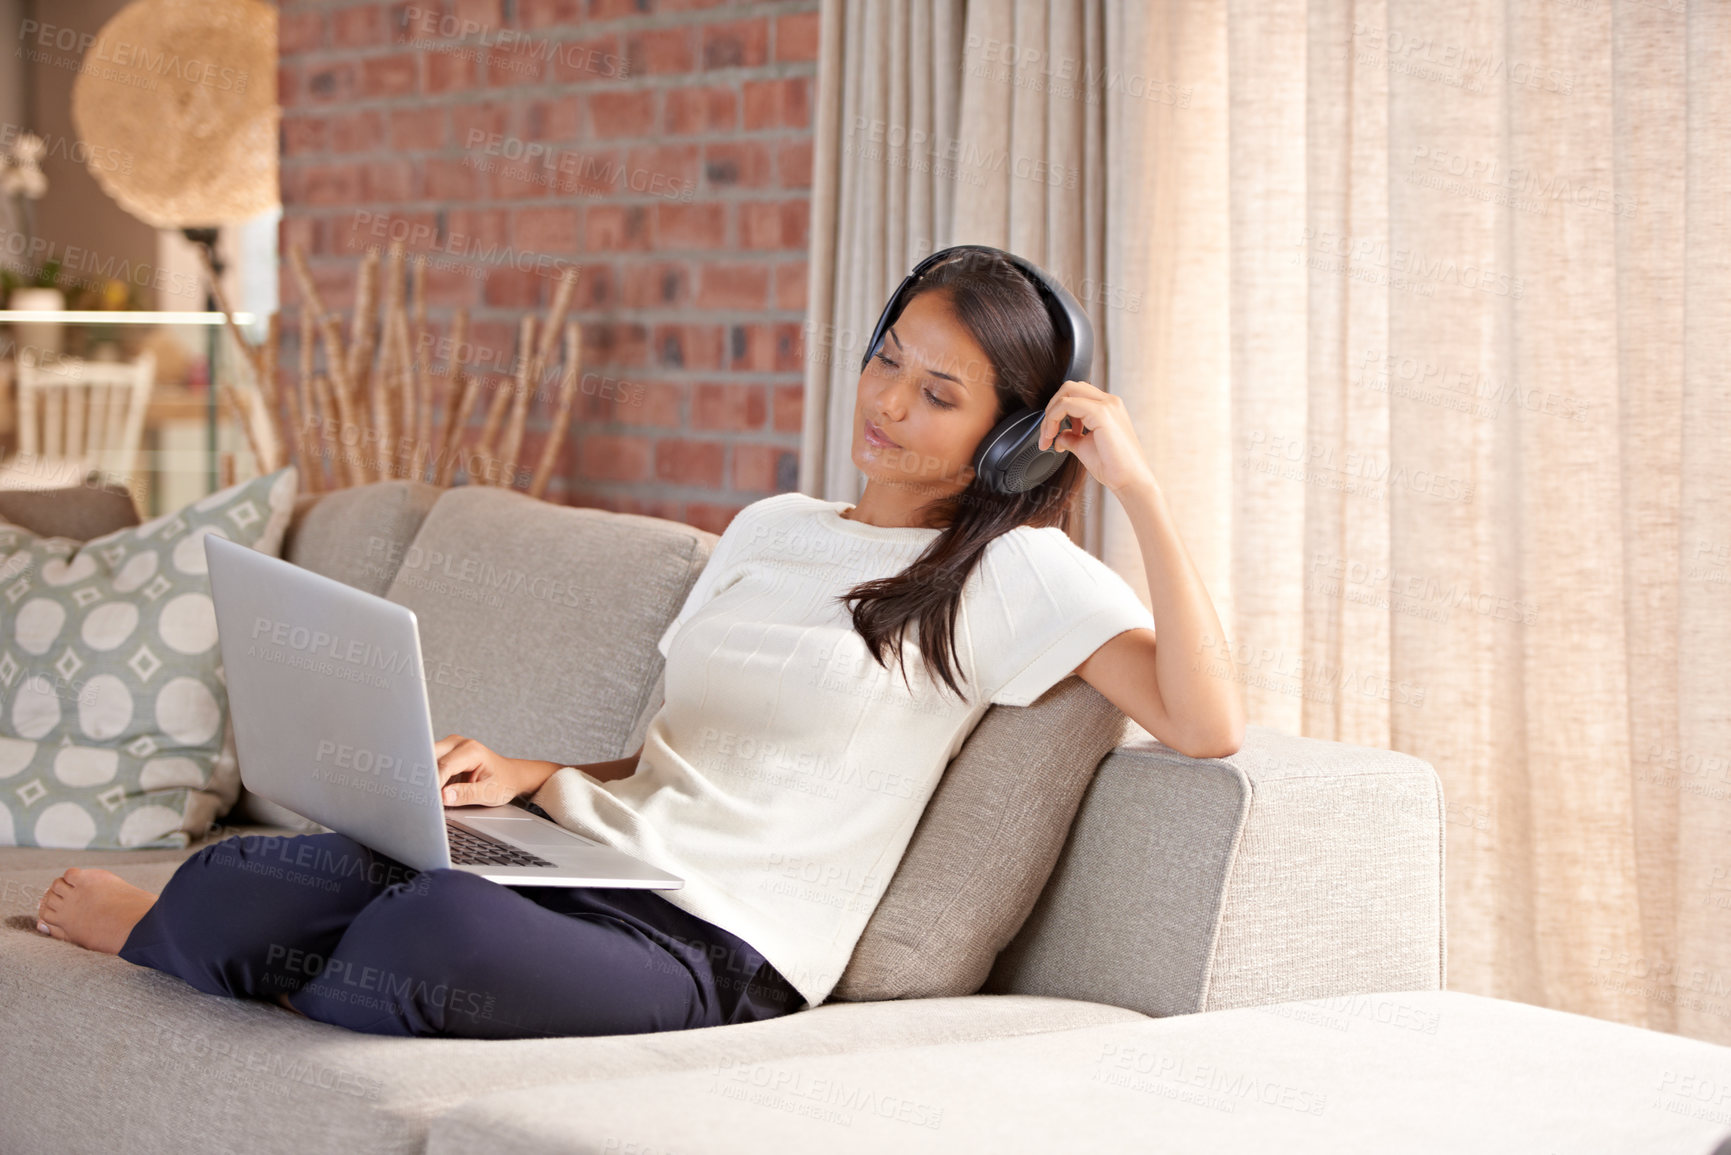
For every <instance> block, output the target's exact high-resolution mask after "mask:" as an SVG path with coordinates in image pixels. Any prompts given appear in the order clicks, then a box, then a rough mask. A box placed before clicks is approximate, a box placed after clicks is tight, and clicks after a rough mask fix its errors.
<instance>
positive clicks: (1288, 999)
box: [0, 481, 1731, 1155]
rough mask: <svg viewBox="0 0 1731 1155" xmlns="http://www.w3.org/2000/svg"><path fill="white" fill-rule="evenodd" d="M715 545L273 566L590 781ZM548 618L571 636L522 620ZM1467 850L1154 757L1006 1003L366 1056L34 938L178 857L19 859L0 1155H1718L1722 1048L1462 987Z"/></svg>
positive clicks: (560, 538) (1342, 778) (1111, 773)
mask: <svg viewBox="0 0 1731 1155" xmlns="http://www.w3.org/2000/svg"><path fill="white" fill-rule="evenodd" d="M714 541H715V538H714V535H711V534H707V533H703V532H701V531H698V530H695V529H693V528H691V527H688V526H683V525H679V524H676V523H673V522H670V521H664V520H660V519H655V518H647V517H637V516H630V515H623V514H612V513H607V512H603V511H596V510H583V509H570V508H562V507H555V506H551V505H548V504H546V503H542V502H537V501H533V500H531V499H529V498H527V497H525V496H523V495H521V494H517V493H512V492H506V491H501V490H497V489H486V488H467V487H465V488H459V489H454V490H450V491H440V490H436V489H433V488H431V487H428V486H424V485H420V484H418V483H413V482H407V481H391V482H380V483H377V484H374V485H369V486H365V487H361V488H358V489H353V490H348V491H342V492H339V493H335V494H331V495H326V496H320V497H316V498H303V499H302V502H301V504H300V506H299V507H297V510H296V514H295V521H294V524H293V526H292V528H291V531H290V535H289V538H288V540H287V542H286V544H285V556H287V557H288V558H289V560H291V561H293V562H295V563H296V564H299V565H302V566H305V567H307V568H309V569H313V570H316V571H318V572H321V573H325V574H329V575H331V576H334V577H336V578H338V579H340V580H342V581H345V582H348V583H350V584H352V585H355V586H358V587H361V588H364V589H368V590H371V591H374V592H377V593H381V594H384V595H385V596H387V597H390V598H391V599H393V600H395V601H398V602H402V603H404V604H407V605H409V606H411V607H412V608H413V609H415V611H416V613H417V615H418V617H419V620H420V624H421V631H422V642H423V651H424V654H425V655H426V657H427V659H428V663H429V667H431V665H432V664H433V662H434V661H440V662H444V663H446V666H445V669H447V670H448V671H450V672H451V675H452V676H449V677H445V678H439V677H436V676H433V674H432V671H431V669H429V678H428V692H429V697H430V700H431V704H432V710H433V717H434V724H435V729H436V730H437V732H439V733H448V732H456V733H464V734H469V735H473V736H475V737H477V738H480V739H481V740H483V741H485V742H487V743H488V744H489V745H491V746H493V747H494V748H496V749H500V750H502V751H505V752H508V753H510V754H513V755H516V756H521V757H540V758H550V759H556V760H559V761H561V762H587V761H598V760H604V759H610V758H616V757H620V756H622V755H623V754H625V753H627V752H629V751H631V750H634V749H636V748H637V744H638V743H639V742H640V740H641V736H642V733H643V731H644V728H645V727H646V725H647V723H648V720H649V718H650V716H651V715H652V714H653V711H654V709H655V707H656V705H658V703H659V701H660V689H659V687H660V677H661V669H660V666H661V658H660V654H659V652H658V651H657V650H656V647H655V640H656V638H657V637H658V636H659V635H660V632H661V630H662V628H663V627H664V625H665V623H666V622H667V621H668V620H670V619H671V617H672V616H673V614H674V613H675V612H677V610H678V609H679V607H680V605H681V604H682V603H683V601H684V598H685V594H686V592H687V591H688V590H689V588H690V585H691V582H692V581H693V580H694V579H695V577H696V575H697V573H698V572H700V571H701V569H702V566H703V562H704V559H705V558H706V556H707V553H708V550H709V548H710V547H711V546H712V545H713V543H714ZM478 558H479V559H484V560H485V562H486V565H485V566H483V567H481V570H480V571H477V569H476V567H475V566H474V565H473V564H470V563H472V562H473V561H474V559H478ZM477 572H485V573H487V574H492V575H499V574H504V575H507V577H505V578H502V579H498V580H499V582H500V584H499V585H497V586H495V585H494V584H493V582H494V579H493V578H485V579H477V578H476V576H475V574H476V573H477ZM573 583H575V588H576V589H577V590H578V591H579V592H580V596H577V597H572V596H571V595H570V589H571V587H572V586H573ZM506 585H509V587H510V588H511V589H512V590H515V591H518V593H516V594H514V595H512V596H504V595H503V594H500V593H499V592H498V591H499V590H500V589H502V588H504V587H505V586H506ZM555 586H558V587H559V588H562V589H565V590H566V593H565V594H564V595H562V596H563V597H564V600H565V603H566V605H568V606H569V605H575V606H577V607H578V612H561V613H558V614H545V613H543V614H537V613H533V612H526V609H532V608H533V606H532V604H531V603H532V601H533V598H534V597H535V596H539V595H535V594H532V593H523V592H521V591H525V590H533V589H540V590H542V591H547V590H551V589H553V588H554V587H555ZM525 599H528V600H527V601H526V600H525ZM3 612H4V611H3V609H0V614H3ZM3 644H4V631H0V645H3ZM1078 692H1084V693H1086V694H1092V691H1091V690H1089V689H1088V688H1087V687H1085V686H1083V685H1082V684H1081V683H1080V682H1078V681H1077V680H1075V679H1068V680H1067V681H1066V683H1063V684H1061V685H1060V687H1058V688H1055V689H1054V690H1053V691H1052V693H1051V694H1049V695H1048V696H1047V698H1043V699H1042V700H1041V701H1040V702H1037V703H1035V704H1034V705H1033V706H1030V707H1027V708H1026V710H1024V711H1021V712H1018V713H1015V714H1014V716H1013V717H1012V718H1011V719H1010V720H1011V721H1013V722H1014V725H1012V726H1003V725H999V726H996V728H995V729H993V730H991V731H989V732H988V729H987V728H988V725H991V724H993V717H994V715H996V714H1000V712H1002V711H1004V710H1006V709H1007V708H1004V707H995V708H994V709H993V711H991V712H989V713H988V715H987V716H986V719H985V720H984V721H982V723H981V726H980V729H979V731H977V732H976V733H977V735H978V736H979V740H980V741H982V742H984V741H988V740H990V741H999V742H1002V741H1006V740H1008V739H1005V738H1003V737H1002V735H1014V734H1018V733H1020V734H1024V735H1026V734H1028V733H1039V727H1040V726H1041V725H1042V724H1045V723H1047V722H1048V721H1049V722H1051V724H1052V725H1058V724H1059V722H1058V720H1059V719H1061V717H1064V716H1068V717H1072V718H1073V717H1075V716H1076V714H1075V712H1074V710H1072V711H1071V712H1070V714H1068V715H1062V714H1061V712H1060V706H1061V705H1062V704H1063V703H1062V702H1061V701H1060V699H1063V697H1064V695H1072V697H1071V698H1070V699H1065V700H1066V701H1069V702H1070V704H1071V705H1072V706H1073V705H1074V702H1075V701H1076V699H1075V698H1074V697H1073V696H1074V695H1075V694H1077V693H1078ZM1049 699H1050V700H1051V701H1049ZM1101 701H1103V699H1102V700H1101ZM1119 720H1120V721H1121V718H1120V719H1119ZM1030 727H1032V728H1033V729H1031V730H1030V729H1029V728H1030ZM1117 733H1118V732H1116V731H1114V732H1113V735H1114V737H1115V736H1116V734H1117ZM971 741H972V740H971ZM1039 748H1050V744H1049V743H1046V744H1042V745H1041V746H1040V747H1039ZM966 753H967V751H966V749H964V751H963V754H964V755H965V754H966ZM1002 753H1003V754H1005V755H1006V756H1011V757H1014V758H1016V759H1017V760H1018V764H1023V763H1025V762H1026V755H1027V749H1025V748H1024V749H1017V750H1009V751H1004V752H1002ZM961 757H962V756H961V755H959V756H958V761H960V758H961ZM4 788H5V786H4V784H3V783H0V789H4ZM940 789H942V787H940ZM260 802H261V800H257V799H247V798H245V797H244V796H243V801H242V803H241V804H240V806H238V807H237V809H236V813H235V814H234V815H233V816H231V817H232V819H233V820H234V821H237V822H244V821H245V820H246V819H247V817H248V816H249V815H250V816H252V817H253V818H255V819H256V818H257V816H259V815H260V814H264V815H267V816H269V815H270V814H271V812H270V811H269V809H268V808H267V807H263V806H261V805H260ZM933 805H934V807H935V806H936V801H935V800H934V804H933ZM927 816H928V818H933V810H932V809H928V815H927ZM1063 817H1064V819H1065V821H1066V822H1068V818H1069V815H1068V813H1065V814H1064V816H1063ZM934 821H936V820H935V819H934ZM245 829H261V827H259V826H256V825H253V826H246V825H241V826H233V827H221V828H219V829H218V830H217V831H216V832H215V834H214V835H213V837H221V836H225V835H229V834H233V833H235V832H236V831H237V830H245ZM270 829H279V828H276V827H272V828H270ZM1444 830H1445V827H1444V816H1443V809H1442V798H1441V790H1440V786H1439V783H1438V780H1437V777H1436V774H1435V772H1434V771H1433V769H1432V768H1431V767H1430V766H1429V765H1427V764H1426V763H1424V762H1422V761H1419V760H1418V759H1415V758H1412V757H1409V756H1406V755H1402V754H1395V753H1390V752H1387V751H1381V750H1372V749H1365V748H1361V747H1354V746H1348V745H1343V744H1339V743H1330V742H1321V741H1315V740H1311V739H1300V738H1294V737H1291V736H1288V735H1283V734H1280V733H1277V732H1273V731H1270V730H1268V729H1266V728H1264V727H1257V726H1252V727H1251V728H1250V731H1249V734H1248V737H1247V740H1246V743H1245V746H1244V749H1243V750H1242V751H1240V752H1239V753H1238V754H1237V755H1235V756H1233V757H1232V758H1228V759H1221V760H1207V761H1197V760H1192V759H1188V758H1184V757H1181V756H1179V755H1177V754H1174V753H1173V752H1171V751H1170V750H1168V749H1166V748H1165V747H1163V746H1161V745H1160V744H1159V743H1157V742H1155V741H1154V740H1153V739H1152V738H1150V737H1148V736H1147V735H1146V734H1142V733H1139V732H1132V733H1131V735H1130V736H1129V737H1128V738H1127V739H1126V740H1125V741H1123V742H1122V744H1118V745H1116V747H1115V748H1112V749H1110V753H1109V754H1108V755H1107V756H1106V757H1105V758H1104V759H1102V760H1101V761H1100V762H1099V764H1098V768H1097V771H1096V772H1095V773H1094V775H1093V777H1092V780H1091V782H1088V783H1087V785H1086V791H1085V793H1081V794H1080V806H1079V809H1077V810H1076V811H1075V814H1074V821H1073V823H1069V829H1068V838H1067V840H1064V841H1063V843H1062V851H1061V853H1059V854H1057V859H1056V863H1055V866H1054V867H1053V868H1052V870H1051V873H1050V877H1049V880H1048V881H1046V882H1045V884H1044V886H1043V888H1040V889H1038V892H1037V901H1034V900H1033V897H1032V896H1030V902H1031V910H1030V911H1027V912H1025V913H1026V918H1025V920H1024V919H1022V918H1021V917H1020V915H1021V914H1022V913H1024V912H1020V911H1018V912H1016V914H1017V917H1016V918H1015V919H1013V920H1012V923H1011V925H1009V926H1007V928H1006V930H1005V935H1006V937H1007V938H1008V936H1009V935H1011V934H1013V938H1008V945H1007V947H1006V948H1005V949H1004V950H1002V952H1001V953H999V954H997V956H996V958H995V960H993V959H991V958H989V957H988V959H987V960H986V961H987V965H988V967H989V973H987V974H986V975H985V977H984V984H983V986H982V987H980V990H979V993H972V994H964V995H956V996H952V997H933V998H897V999H881V1000H877V1001H859V1002H843V1001H832V1002H828V1003H825V1004H824V1005H822V1006H820V1007H817V1008H814V1009H811V1010H807V1011H801V1012H798V1013H795V1014H791V1015H788V1016H785V1017H783V1018H780V1019H773V1020H769V1021H767V1022H761V1023H753V1024H747V1025H736V1026H725V1027H715V1028H706V1029H700V1030H690V1031H677V1032H665V1033H661V1034H653V1035H630V1036H612V1037H601V1038H564V1039H533V1040H518V1041H476V1040H454V1039H392V1038H381V1037H376V1036H368V1035H360V1034H354V1033H351V1032H347V1031H344V1030H341V1029H339V1028H335V1027H330V1026H326V1025H324V1024H320V1023H314V1022H309V1021H307V1020H304V1019H301V1018H298V1017H296V1016H294V1015H292V1014H290V1013H289V1012H287V1011H285V1010H283V1009H281V1008H278V1007H275V1006H271V1005H267V1004H263V1003H250V1002H241V1001H236V1000H229V999H222V998H215V997H212V996H208V995H205V994H201V993H199V992H197V991H195V990H193V989H192V988H191V987H189V986H187V985H186V984H185V983H182V982H181V981H180V980H178V979H174V978H171V977H169V976H166V975H163V974H160V973H157V972H155V971H150V970H146V969H142V968H138V967H134V966H132V965H130V964H128V963H125V962H122V961H120V960H118V959H115V958H112V957H108V956H102V955H97V954H92V953H90V952H87V951H82V950H79V949H78V948H75V947H72V946H70V945H68V944H65V943H61V942H56V941H53V940H50V939H46V938H44V937H42V936H40V935H38V934H36V933H35V932H34V930H33V929H32V925H33V920H32V918H31V913H32V912H33V911H34V909H35V905H36V902H37V899H38V897H39V895H40V894H41V891H42V889H43V887H44V886H46V885H47V883H48V882H49V881H51V880H52V879H53V878H54V877H55V875H56V874H57V873H58V872H59V871H60V870H62V869H64V868H65V867H66V866H68V865H73V864H82V865H105V866H109V867H111V868H113V869H115V870H117V871H118V872H119V873H121V874H122V875H123V876H125V877H127V878H130V879H132V880H133V881H135V882H137V883H139V884H140V885H143V886H146V887H149V888H151V889H160V888H161V886H162V884H163V883H164V881H165V880H166V879H167V878H168V876H169V875H170V874H171V873H172V871H173V870H174V867H175V864H176V863H177V862H178V861H179V860H180V859H182V858H184V857H185V855H186V854H187V853H190V850H189V851H149V852H96V851H91V852H82V853H72V852H65V851H50V850H36V849H21V848H16V849H0V1152H4V1153H15V1152H16V1153H24V1152H59V1151H67V1152H86V1151H88V1152H117V1151H125V1152H206V1151H209V1152H218V1151H221V1152H228V1151H246V1152H249V1153H258V1155H265V1153H271V1152H282V1153H285V1155H290V1153H292V1155H306V1153H308V1152H321V1151H352V1152H420V1151H429V1152H438V1153H441V1155H446V1153H453V1155H454V1153H456V1152H468V1151H500V1152H509V1153H523V1155H528V1153H531V1152H533V1153H542V1152H546V1153H552V1152H570V1151H594V1152H614V1153H618V1155H667V1153H672V1152H687V1153H689V1152H730V1151H741V1152H744V1151H751V1152H765V1151H778V1152H779V1151H785V1152H805V1151H812V1150H820V1149H822V1150H831V1149H833V1150H838V1151H862V1152H863V1151H874V1152H875V1151H884V1150H896V1151H904V1152H914V1151H944V1152H957V1151H976V1150H978V1151H987V1150H989V1151H994V1152H1002V1151H1011V1152H1021V1151H1028V1152H1033V1151H1039V1152H1042V1153H1045V1152H1052V1151H1108V1150H1114V1151H1115V1150H1158V1151H1207V1152H1236V1151H1246V1152H1250V1151H1255V1152H1264V1151H1271V1150H1279V1151H1282V1152H1312V1151H1314V1152H1329V1153H1331V1155H1333V1153H1337V1152H1346V1151H1375V1152H1379V1153H1381V1152H1392V1151H1399V1152H1474V1153H1477V1152H1496V1151H1507V1152H1520V1153H1521V1155H1535V1153H1545V1152H1569V1153H1571V1155H1576V1153H1580V1152H1599V1151H1603V1152H1619V1153H1621V1152H1636V1151H1639V1152H1677V1153H1679V1155H1684V1153H1686V1155H1708V1153H1709V1152H1712V1151H1714V1149H1715V1147H1716V1146H1717V1145H1718V1143H1719V1142H1720V1140H1721V1139H1722V1138H1724V1137H1725V1136H1727V1135H1731V1048H1726V1047H1719V1046H1714V1045H1711V1044H1708V1043H1703V1042H1699V1041H1695V1040H1690V1039H1684V1038H1680V1037H1676V1036H1672V1035H1667V1034H1662V1033H1658V1032H1652V1031H1644V1030H1639V1029H1635V1028H1631V1027H1625V1026H1621V1025H1617V1024H1613V1023H1610V1022H1605V1021H1601V1020H1598V1019H1593V1018H1587V1017H1583V1016H1579V1015H1572V1014H1565V1013H1561V1012H1558V1011H1553V1010H1548V1009H1544V1008H1540V1007H1535V1006H1530V1005H1526V1004H1522V1003H1515V1002H1508V1001H1503V1000H1498V999H1490V998H1484V997H1481V996H1477V995H1472V994H1466V993H1461V992H1454V991H1447V990H1444V989H1442V988H1443V986H1444V980H1445V973H1444V933H1443V932H1444V927H1443V865H1444V864H1443V845H1444V838H1443V835H1444ZM925 833H928V832H927V829H926V824H925V823H922V830H921V833H920V834H916V843H917V842H918V841H919V839H920V838H921V836H922V834H925ZM946 837H949V835H946ZM926 845H927V847H928V849H930V840H929V839H928V841H927V843H926ZM939 849H940V850H941V849H943V848H942V847H939ZM911 855H912V850H911V849H910V856H911ZM904 869H911V868H909V867H907V865H906V861H904ZM966 897H967V896H966V894H963V895H962V896H961V897H959V898H958V899H957V901H958V902H965V901H966ZM876 923H877V920H876V919H875V918H874V927H875V926H876ZM871 933H874V930H873V928H868V934H871ZM862 942H863V940H862ZM862 949H863V947H862ZM858 960H859V955H858V953H856V962H857V961H858ZM1728 1150H1731V1149H1728Z"/></svg>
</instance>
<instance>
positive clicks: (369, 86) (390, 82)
mask: <svg viewBox="0 0 1731 1155" xmlns="http://www.w3.org/2000/svg"><path fill="white" fill-rule="evenodd" d="M417 59H418V57H417V55H416V54H415V53H412V52H399V53H395V54H393V55H390V56H372V57H368V58H367V59H365V60H363V61H361V95H362V96H406V95H408V94H409V93H411V92H414V91H415V87H416V84H417V80H416V78H417V76H418V74H419V69H418V68H417V66H416V61H417Z"/></svg>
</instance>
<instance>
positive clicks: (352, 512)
mask: <svg viewBox="0 0 1731 1155" xmlns="http://www.w3.org/2000/svg"><path fill="white" fill-rule="evenodd" d="M446 492H447V491H446V490H443V489H441V488H439V487H438V486H436V485H428V484H427V483H426V482H424V481H410V480H406V479H401V478H399V479H396V480H393V481H378V482H374V483H372V484H370V485H357V486H351V487H349V488H347V489H336V490H332V491H330V492H328V493H309V494H306V495H304V496H303V497H302V498H301V499H300V500H299V501H297V502H296V503H295V512H294V518H293V520H292V521H291V522H290V526H289V533H288V540H287V541H286V542H284V544H283V553H282V556H283V557H285V558H287V559H288V560H289V561H291V562H293V563H294V564H296V565H298V566H301V567H302V568H304V569H310V570H312V571H313V572H314V573H320V574H323V575H325V576H326V577H328V578H335V579H336V580H337V581H340V582H343V583H344V584H346V585H351V586H354V587H355V588H356V589H358V590H366V591H367V592H368V593H370V594H380V595H383V594H384V592H385V591H386V590H387V589H389V588H390V586H391V579H393V578H394V577H396V576H397V567H398V566H399V565H401V564H402V560H403V557H404V554H405V553H406V551H407V550H408V546H409V543H410V542H411V541H413V540H414V537H415V534H416V533H418V532H419V531H420V528H421V523H422V522H424V521H425V520H426V518H427V514H428V513H429V512H431V510H432V508H433V505H434V504H435V503H436V502H437V501H438V500H439V498H440V497H441V496H443V495H444V494H445V493H446Z"/></svg>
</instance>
